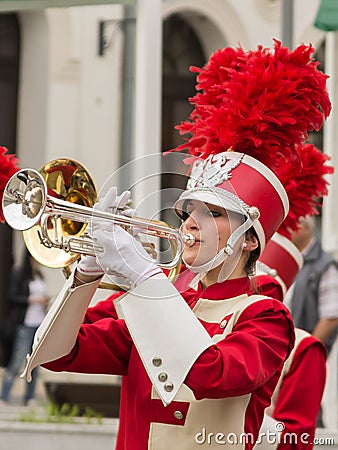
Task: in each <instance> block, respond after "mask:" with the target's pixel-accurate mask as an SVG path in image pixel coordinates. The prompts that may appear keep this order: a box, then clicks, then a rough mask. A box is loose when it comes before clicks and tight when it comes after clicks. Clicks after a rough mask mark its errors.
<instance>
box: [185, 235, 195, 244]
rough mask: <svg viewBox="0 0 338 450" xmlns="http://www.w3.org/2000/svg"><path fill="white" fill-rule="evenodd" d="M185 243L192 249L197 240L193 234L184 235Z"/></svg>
mask: <svg viewBox="0 0 338 450" xmlns="http://www.w3.org/2000/svg"><path fill="white" fill-rule="evenodd" d="M184 243H185V245H187V246H188V247H192V246H193V245H194V244H195V238H194V236H193V235H192V234H191V233H188V234H185V235H184Z"/></svg>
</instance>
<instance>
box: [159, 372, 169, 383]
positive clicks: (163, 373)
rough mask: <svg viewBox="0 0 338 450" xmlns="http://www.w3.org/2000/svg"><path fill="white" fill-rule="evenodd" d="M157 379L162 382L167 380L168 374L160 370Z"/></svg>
mask: <svg viewBox="0 0 338 450" xmlns="http://www.w3.org/2000/svg"><path fill="white" fill-rule="evenodd" d="M158 379H159V380H160V381H162V383H164V382H165V381H167V379H168V374H167V373H165V372H161V373H160V374H159V375H158Z"/></svg>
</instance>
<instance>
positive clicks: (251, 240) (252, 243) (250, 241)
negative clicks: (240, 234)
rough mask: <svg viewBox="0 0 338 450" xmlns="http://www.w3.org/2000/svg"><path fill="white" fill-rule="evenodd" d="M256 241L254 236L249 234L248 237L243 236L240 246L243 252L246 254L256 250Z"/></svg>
mask: <svg viewBox="0 0 338 450" xmlns="http://www.w3.org/2000/svg"><path fill="white" fill-rule="evenodd" d="M258 245H259V243H258V239H257V237H256V236H255V235H253V234H250V235H249V236H245V241H244V242H243V244H242V247H243V250H244V251H247V252H252V251H253V250H256V248H258Z"/></svg>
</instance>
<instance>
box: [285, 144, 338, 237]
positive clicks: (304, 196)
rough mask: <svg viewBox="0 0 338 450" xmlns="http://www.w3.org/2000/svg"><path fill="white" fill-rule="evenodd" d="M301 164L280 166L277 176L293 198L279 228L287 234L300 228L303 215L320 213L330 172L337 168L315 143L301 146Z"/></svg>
mask: <svg viewBox="0 0 338 450" xmlns="http://www.w3.org/2000/svg"><path fill="white" fill-rule="evenodd" d="M297 151H298V152H299V155H300V161H301V164H300V165H299V164H293V165H292V164H291V165H290V164H286V165H284V166H281V167H280V168H279V170H278V173H277V176H278V178H279V180H280V181H281V183H282V184H283V186H284V188H285V190H286V193H287V195H288V198H289V203H290V210H289V214H288V215H287V217H286V219H285V220H284V222H283V223H282V225H281V226H280V227H279V229H278V232H279V233H280V234H282V235H284V236H285V237H287V238H290V237H291V231H297V229H298V223H299V219H300V218H301V217H305V216H313V215H315V214H318V208H320V207H321V199H322V197H324V196H325V195H327V194H328V185H329V183H328V181H327V179H326V175H329V174H332V173H333V172H334V168H333V166H330V165H327V164H326V163H327V161H328V160H329V159H330V158H329V156H328V155H325V154H323V153H322V152H321V151H320V150H318V149H317V148H316V147H315V146H314V145H313V144H303V145H300V146H298V149H297Z"/></svg>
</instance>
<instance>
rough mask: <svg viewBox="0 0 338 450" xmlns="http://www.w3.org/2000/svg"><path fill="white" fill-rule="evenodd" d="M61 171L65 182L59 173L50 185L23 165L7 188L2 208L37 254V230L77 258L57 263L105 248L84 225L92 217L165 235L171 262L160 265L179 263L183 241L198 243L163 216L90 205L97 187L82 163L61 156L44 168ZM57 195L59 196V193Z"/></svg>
mask: <svg viewBox="0 0 338 450" xmlns="http://www.w3.org/2000/svg"><path fill="white" fill-rule="evenodd" d="M65 168H67V170H66V169H65ZM57 171H61V172H62V177H61V178H62V182H60V179H58V177H57V176H56V177H55V180H54V183H53V187H51V186H50V185H49V184H48V180H47V181H45V179H44V177H43V175H42V174H41V173H39V172H37V171H36V170H33V169H29V168H27V169H22V170H20V171H18V172H17V173H16V174H14V175H13V176H12V177H11V179H10V180H9V181H8V183H7V185H6V188H5V191H4V194H3V200H2V203H3V214H4V217H5V219H6V222H7V223H8V224H9V225H10V226H11V227H12V228H14V229H16V230H21V231H23V232H24V239H25V242H26V245H27V247H28V249H29V251H30V252H31V253H32V254H33V256H35V254H34V253H36V244H35V241H36V237H35V236H36V235H38V236H39V240H40V243H41V244H43V246H44V247H46V248H48V249H58V250H62V251H64V252H66V254H69V255H74V258H73V257H72V258H70V260H68V261H67V263H66V264H62V265H59V266H58V267H61V266H63V267H64V266H68V265H70V263H71V262H73V260H76V259H77V258H78V257H79V255H80V254H85V255H92V256H95V255H96V254H98V253H100V252H102V251H103V248H102V247H101V246H100V244H99V243H96V242H94V241H93V240H92V239H91V238H90V236H88V234H87V233H85V232H84V230H85V227H86V225H87V224H88V223H90V222H91V221H94V222H95V221H102V220H105V221H112V222H113V223H114V224H116V225H120V226H122V227H124V228H125V229H127V231H130V232H132V231H133V229H137V231H138V233H139V234H146V235H148V236H154V237H158V238H164V239H167V240H168V241H169V243H170V246H171V248H172V251H174V254H173V257H172V260H171V261H170V262H167V263H162V264H161V263H158V265H159V266H160V267H162V268H166V269H173V268H175V267H177V265H179V264H180V261H181V254H182V251H183V248H184V245H192V244H193V243H194V237H193V236H192V235H190V234H187V235H184V234H183V233H181V231H180V230H177V229H176V228H173V227H170V226H169V225H167V224H165V223H164V222H158V221H152V220H147V219H143V218H140V217H128V216H126V215H123V211H121V213H109V212H103V211H98V210H95V208H94V209H93V208H92V207H90V205H91V206H93V204H94V203H95V200H96V189H95V185H94V184H93V182H92V179H91V177H90V175H89V174H88V173H87V172H86V170H85V169H84V168H83V166H81V165H80V164H79V163H77V162H74V161H72V160H67V159H61V160H56V161H53V162H51V163H49V164H48V166H45V167H44V168H43V169H41V172H42V173H44V176H45V177H46V173H47V174H53V173H54V174H55V173H57ZM65 174H66V176H65ZM74 174H75V183H74V180H73V181H72V182H70V181H69V180H68V181H67V182H65V179H66V178H72V177H73V178H74ZM58 185H59V186H58ZM66 185H70V186H71V188H70V189H69V186H68V189H66V188H67V186H66ZM56 187H57V189H56ZM56 190H57V192H56ZM62 190H65V191H66V195H65V194H64V193H63V194H61V191H62ZM49 191H52V193H53V195H50V194H49ZM57 196H58V197H59V198H56V197H57ZM62 197H63V198H65V200H63V199H62ZM31 230H33V233H34V238H32V233H31ZM51 233H52V234H53V235H54V236H53V238H51V236H50V235H51ZM30 247H33V248H30ZM36 259H37V260H38V261H39V260H40V261H39V262H41V263H42V264H44V265H48V266H49V267H57V266H55V265H54V266H53V265H50V264H48V263H47V264H46V261H43V262H42V261H41V257H37V258H36Z"/></svg>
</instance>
